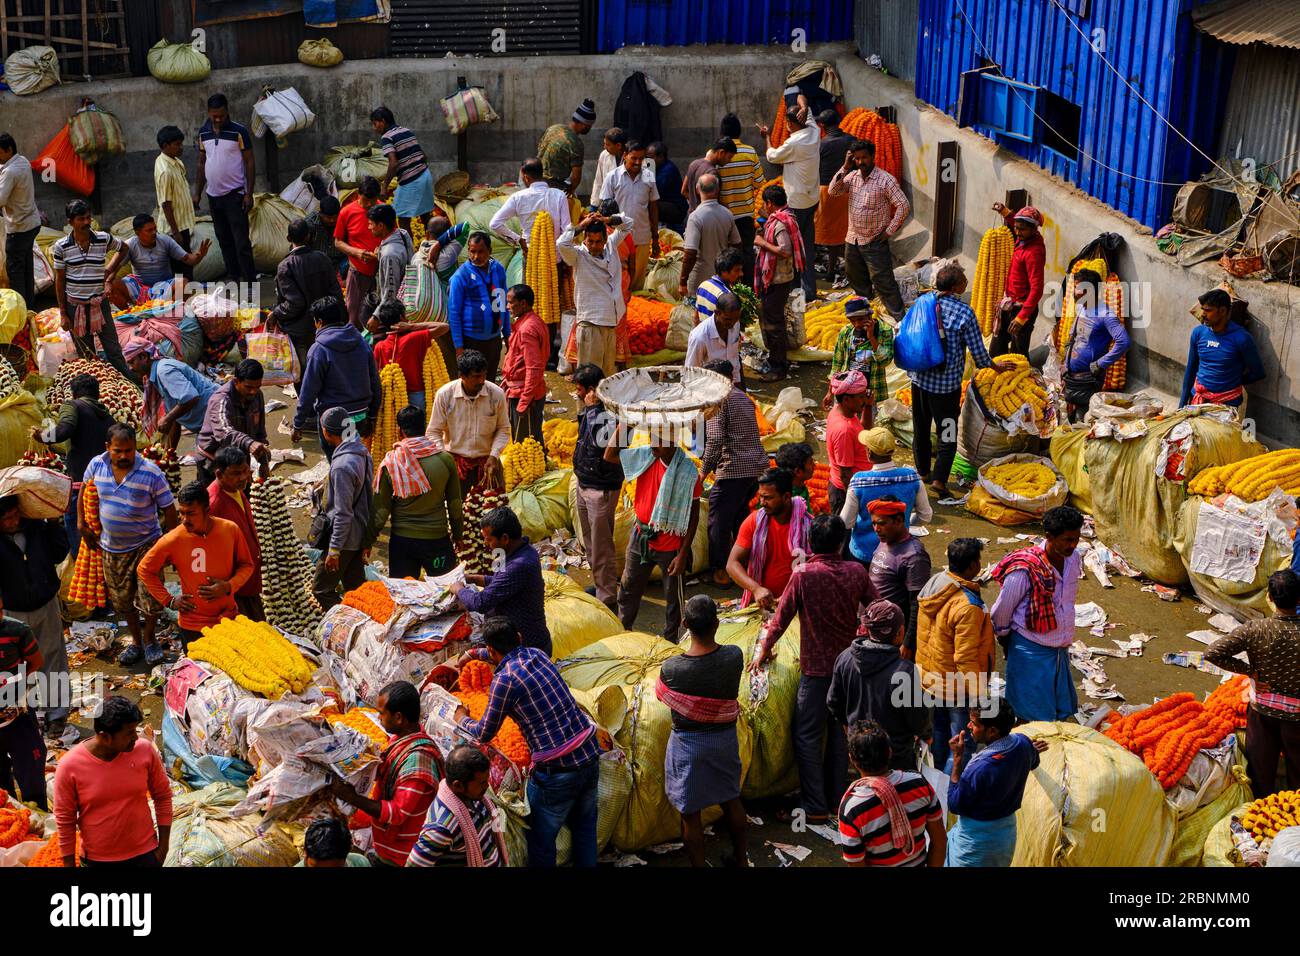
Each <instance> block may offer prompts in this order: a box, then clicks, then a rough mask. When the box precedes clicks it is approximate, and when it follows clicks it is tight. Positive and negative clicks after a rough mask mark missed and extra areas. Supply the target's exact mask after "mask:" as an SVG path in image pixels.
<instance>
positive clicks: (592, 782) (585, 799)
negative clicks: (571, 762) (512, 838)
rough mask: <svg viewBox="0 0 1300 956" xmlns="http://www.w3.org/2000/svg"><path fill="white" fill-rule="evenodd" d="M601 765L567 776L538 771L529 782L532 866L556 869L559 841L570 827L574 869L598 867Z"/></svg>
mask: <svg viewBox="0 0 1300 956" xmlns="http://www.w3.org/2000/svg"><path fill="white" fill-rule="evenodd" d="M599 782H600V761H599V760H592V761H590V762H589V763H587V764H586V765H585V766H582V767H579V768H578V769H577V770H570V771H568V772H567V773H563V772H556V771H554V770H543V769H540V768H538V769H534V770H533V772H532V775H531V776H530V777H529V778H528V807H529V812H528V865H529V866H537V867H554V866H555V838H556V836H558V835H559V832H560V828H561V827H562V826H564V825H565V824H566V823H567V824H568V825H569V833H570V834H571V835H572V837H573V865H574V866H595V865H596V852H597V847H596V785H597V784H598V783H599Z"/></svg>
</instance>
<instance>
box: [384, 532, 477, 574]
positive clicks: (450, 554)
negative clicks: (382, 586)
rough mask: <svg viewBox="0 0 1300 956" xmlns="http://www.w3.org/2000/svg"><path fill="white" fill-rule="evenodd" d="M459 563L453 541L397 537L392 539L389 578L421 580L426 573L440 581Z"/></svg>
mask: <svg viewBox="0 0 1300 956" xmlns="http://www.w3.org/2000/svg"><path fill="white" fill-rule="evenodd" d="M459 563H460V560H459V559H458V558H457V557H456V549H455V548H453V547H452V545H451V539H450V538H407V537H404V536H403V535H400V534H395V535H392V536H391V537H389V539H388V575H389V577H394V578H418V577H419V576H420V572H421V571H423V572H424V573H425V574H427V575H428V576H429V577H431V578H436V577H438V576H439V575H443V574H446V573H447V572H448V571H450V570H451V569H452V568H454V567H456V565H457V564H459Z"/></svg>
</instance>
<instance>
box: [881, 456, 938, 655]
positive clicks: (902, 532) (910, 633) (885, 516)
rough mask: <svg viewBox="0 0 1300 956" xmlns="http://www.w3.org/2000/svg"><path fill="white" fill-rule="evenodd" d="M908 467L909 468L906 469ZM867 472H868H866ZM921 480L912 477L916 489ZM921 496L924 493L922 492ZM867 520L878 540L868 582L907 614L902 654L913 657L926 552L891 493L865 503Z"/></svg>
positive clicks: (904, 509)
mask: <svg viewBox="0 0 1300 956" xmlns="http://www.w3.org/2000/svg"><path fill="white" fill-rule="evenodd" d="M909 470H910V469H909ZM868 474H870V472H868ZM920 487H921V481H920V479H919V478H918V479H917V480H916V489H917V492H918V493H919V492H920ZM922 497H924V496H922ZM867 510H868V511H869V512H870V514H871V524H872V525H873V526H874V528H875V531H876V537H877V538H878V539H879V541H880V543H879V544H878V545H877V546H876V549H875V552H874V553H873V554H872V556H871V565H870V567H869V569H868V570H870V572H871V584H872V585H873V586H874V587H875V589H876V593H877V594H879V595H880V596H881V597H882V598H884V599H885V600H886V601H893V602H894V603H895V604H897V605H898V606H899V607H901V608H902V609H903V613H904V614H906V615H907V634H906V636H905V637H904V640H903V650H902V654H903V657H904V658H905V659H907V660H909V661H910V660H915V659H916V608H917V598H918V597H919V596H920V594H921V589H922V588H924V587H925V584H926V582H927V581H929V580H930V555H929V553H927V552H926V550H925V546H924V545H923V544H921V542H920V539H918V538H914V537H912V532H911V531H910V530H909V529H908V526H907V519H908V513H907V510H908V509H907V505H906V504H904V503H903V502H901V501H899V500H898V498H897V496H895V495H884V496H883V497H880V498H877V499H875V500H874V501H872V502H871V504H869V505H867Z"/></svg>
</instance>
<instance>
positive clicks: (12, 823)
mask: <svg viewBox="0 0 1300 956" xmlns="http://www.w3.org/2000/svg"><path fill="white" fill-rule="evenodd" d="M8 802H9V794H8V793H6V792H5V791H4V790H0V850H7V849H9V847H11V846H17V845H18V844H19V843H22V842H23V841H24V840H26V839H27V834H28V832H29V831H30V830H31V828H32V811H30V810H28V809H27V808H26V807H11V806H8V805H7V804H8Z"/></svg>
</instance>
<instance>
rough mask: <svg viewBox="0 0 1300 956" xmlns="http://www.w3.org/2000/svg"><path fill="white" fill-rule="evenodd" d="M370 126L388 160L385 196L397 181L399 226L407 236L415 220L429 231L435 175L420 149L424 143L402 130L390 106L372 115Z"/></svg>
mask: <svg viewBox="0 0 1300 956" xmlns="http://www.w3.org/2000/svg"><path fill="white" fill-rule="evenodd" d="M370 126H371V128H372V129H373V130H374V131H375V134H376V135H377V136H378V137H379V147H380V149H382V150H383V151H384V155H385V156H387V157H388V169H387V170H386V171H385V172H384V175H383V176H381V177H380V179H379V184H380V185H381V186H382V187H383V189H384V192H388V187H389V185H390V184H391V183H392V181H393V180H394V179H396V180H397V190H396V192H394V193H393V208H394V209H395V210H396V212H397V223H398V225H399V226H400V227H401V228H402V229H403V230H405V231H406V232H408V233H409V232H410V231H411V220H412V219H418V220H420V224H421V225H423V226H424V228H425V229H426V230H427V229H428V228H429V213H431V212H433V205H434V204H433V174H432V173H431V172H429V164H428V161H427V159H426V158H425V155H424V150H423V149H422V148H421V147H420V142H419V140H417V139H416V138H415V134H414V133H412V132H411V131H410V130H409V129H407V128H406V127H405V126H398V125H397V120H396V119H395V118H394V116H393V111H392V110H390V109H389V108H388V107H387V106H380V107H377V108H376V109H375V110H374V111H372V112H371V114H370Z"/></svg>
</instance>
